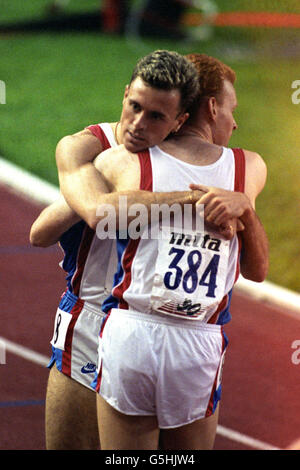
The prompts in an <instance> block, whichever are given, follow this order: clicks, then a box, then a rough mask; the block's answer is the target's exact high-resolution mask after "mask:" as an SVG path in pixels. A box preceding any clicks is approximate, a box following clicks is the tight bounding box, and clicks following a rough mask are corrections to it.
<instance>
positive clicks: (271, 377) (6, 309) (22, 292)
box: [0, 184, 300, 450]
mask: <svg viewBox="0 0 300 470" xmlns="http://www.w3.org/2000/svg"><path fill="white" fill-rule="evenodd" d="M0 199H1V206H0V217H1V224H2V229H1V232H0V259H1V274H0V275H1V291H0V299H1V330H0V337H2V338H5V339H6V340H9V341H11V342H13V343H16V344H18V345H21V346H25V347H27V348H29V349H30V350H33V351H35V352H37V353H39V354H41V355H43V357H46V358H47V357H49V354H50V346H49V341H50V339H51V337H52V333H53V321H54V315H55V312H56V308H57V305H58V300H59V297H60V295H61V293H62V291H63V290H64V287H65V282H64V273H63V272H62V270H61V268H60V267H59V266H58V263H59V261H60V260H61V258H62V256H61V251H60V249H59V248H58V247H52V248H49V249H39V248H32V247H30V245H29V240H28V234H29V230H30V227H31V224H32V222H33V221H34V219H35V218H36V217H37V215H38V214H39V212H40V210H41V209H42V206H39V205H37V204H36V203H33V202H32V201H30V200H29V199H25V198H24V197H21V196H20V195H17V194H16V193H14V192H13V191H12V190H11V189H10V188H8V187H7V186H5V185H3V184H2V185H0ZM232 316H233V320H232V322H231V323H230V324H229V325H228V326H227V328H226V333H227V335H228V336H229V347H228V350H227V353H226V360H225V366H224V371H223V397H222V402H221V411H220V420H219V424H220V427H222V429H227V430H228V429H229V430H230V431H235V432H236V433H239V434H238V435H237V437H232V435H231V434H230V436H229V437H227V436H224V433H222V432H221V433H218V434H217V438H216V442H215V449H216V450H221V449H222V450H253V449H255V448H257V447H256V446H255V445H254V444H252V445H250V444H249V440H247V441H246V442H247V443H246V444H245V443H243V439H242V438H243V437H245V436H246V438H247V439H249V438H252V439H255V440H258V441H259V442H263V443H267V444H269V445H271V446H275V447H276V448H286V447H287V446H289V445H290V444H291V443H292V442H294V441H295V440H296V439H297V438H299V437H300V401H299V396H300V380H299V377H300V364H299V365H297V364H294V363H293V361H292V354H293V352H294V350H293V349H292V347H291V345H292V343H293V342H294V341H295V340H300V331H299V325H300V322H299V319H298V318H297V314H295V313H293V312H290V313H289V312H286V311H282V309H280V308H279V307H277V306H271V305H270V304H265V305H263V304H261V303H259V302H258V301H255V300H253V299H252V298H250V297H247V296H246V295H245V294H241V293H240V292H235V294H234V296H233V302H232ZM2 362H3V361H2ZM47 376H48V371H47V368H46V367H45V366H43V365H41V364H37V363H35V362H32V361H30V360H28V359H25V358H23V357H21V356H20V355H17V354H16V353H11V352H9V351H6V357H5V364H2V365H0V449H1V450H43V449H44V448H45V446H44V400H45V390H46V383H47ZM235 436H236V435H235ZM240 436H241V438H240Z"/></svg>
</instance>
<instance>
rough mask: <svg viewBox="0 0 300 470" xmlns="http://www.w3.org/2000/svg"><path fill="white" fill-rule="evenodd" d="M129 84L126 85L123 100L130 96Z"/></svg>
mask: <svg viewBox="0 0 300 470" xmlns="http://www.w3.org/2000/svg"><path fill="white" fill-rule="evenodd" d="M129 88H130V87H129V85H126V87H125V91H124V96H123V100H125V99H126V98H127V96H128V93H129Z"/></svg>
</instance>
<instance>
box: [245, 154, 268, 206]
mask: <svg viewBox="0 0 300 470" xmlns="http://www.w3.org/2000/svg"><path fill="white" fill-rule="evenodd" d="M244 154H245V160H246V181H245V192H246V194H248V195H249V197H250V199H251V200H252V201H253V202H254V201H255V198H256V197H257V196H258V194H259V193H260V192H261V191H262V190H263V188H264V186H265V184H266V180H267V165H266V163H265V161H264V160H263V158H262V157H261V155H259V153H257V152H252V151H250V150H245V149H244Z"/></svg>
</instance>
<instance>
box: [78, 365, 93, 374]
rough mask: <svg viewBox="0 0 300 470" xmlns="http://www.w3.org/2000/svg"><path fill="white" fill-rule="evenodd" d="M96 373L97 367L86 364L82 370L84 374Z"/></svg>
mask: <svg viewBox="0 0 300 470" xmlns="http://www.w3.org/2000/svg"><path fill="white" fill-rule="evenodd" d="M95 371H96V365H95V364H86V365H85V366H83V367H82V368H81V372H82V373H83V374H91V373H92V372H95Z"/></svg>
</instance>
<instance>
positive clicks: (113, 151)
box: [94, 145, 140, 191]
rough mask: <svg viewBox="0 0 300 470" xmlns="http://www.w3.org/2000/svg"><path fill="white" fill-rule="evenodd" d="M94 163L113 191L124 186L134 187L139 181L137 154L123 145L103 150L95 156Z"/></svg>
mask: <svg viewBox="0 0 300 470" xmlns="http://www.w3.org/2000/svg"><path fill="white" fill-rule="evenodd" d="M94 165H95V167H96V168H97V170H98V171H100V172H101V173H102V175H103V176H104V177H105V178H106V180H107V181H109V182H110V183H111V185H112V186H113V188H114V190H115V191H120V190H123V189H124V188H125V187H128V188H130V189H131V188H132V189H135V187H136V186H137V184H138V182H139V174H140V165H139V159H138V155H137V154H136V153H131V152H129V151H128V150H127V149H126V148H125V146H124V145H118V146H117V147H111V148H109V149H107V150H105V151H104V152H102V153H101V154H100V155H98V156H97V158H96V159H95V161H94Z"/></svg>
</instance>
